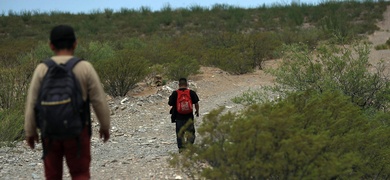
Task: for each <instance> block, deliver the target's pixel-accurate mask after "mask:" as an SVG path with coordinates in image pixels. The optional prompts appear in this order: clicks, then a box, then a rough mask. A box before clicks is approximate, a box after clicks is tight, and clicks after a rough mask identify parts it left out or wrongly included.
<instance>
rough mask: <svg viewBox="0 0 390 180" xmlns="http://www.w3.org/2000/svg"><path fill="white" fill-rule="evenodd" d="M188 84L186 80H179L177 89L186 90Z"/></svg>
mask: <svg viewBox="0 0 390 180" xmlns="http://www.w3.org/2000/svg"><path fill="white" fill-rule="evenodd" d="M187 87H188V82H187V79H186V78H180V79H179V88H187Z"/></svg>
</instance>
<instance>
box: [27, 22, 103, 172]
mask: <svg viewBox="0 0 390 180" xmlns="http://www.w3.org/2000/svg"><path fill="white" fill-rule="evenodd" d="M76 46H77V41H76V36H75V33H74V30H73V28H72V27H70V26H67V25H59V26H56V27H54V28H53V29H52V30H51V33H50V48H51V50H52V51H53V52H54V54H55V56H53V57H51V58H50V60H46V61H45V62H44V63H40V64H39V65H38V66H37V67H36V69H35V71H34V74H33V77H32V80H31V84H30V87H29V89H28V94H27V102H26V109H25V123H24V130H25V133H26V141H27V144H28V146H30V148H31V149H34V147H35V143H38V142H39V138H38V129H39V130H40V135H41V141H42V147H43V157H42V159H43V162H44V170H45V177H46V179H62V175H63V158H64V157H65V159H66V164H67V166H68V168H69V173H70V175H71V177H72V179H90V178H91V176H90V162H91V132H92V131H91V128H92V127H91V119H90V109H89V107H90V105H89V104H92V107H93V109H94V111H95V113H96V116H97V119H98V121H99V124H100V130H99V133H100V138H102V139H103V141H104V142H107V141H108V139H109V138H110V133H109V129H110V115H109V108H108V104H107V102H106V98H105V93H104V90H103V87H102V85H101V83H100V79H99V77H98V75H97V73H96V71H95V69H94V68H93V66H92V65H91V64H90V63H89V62H87V61H83V60H81V59H79V58H76V57H73V55H74V52H75V49H76Z"/></svg>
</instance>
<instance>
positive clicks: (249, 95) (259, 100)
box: [232, 87, 279, 106]
mask: <svg viewBox="0 0 390 180" xmlns="http://www.w3.org/2000/svg"><path fill="white" fill-rule="evenodd" d="M278 99H279V96H278V95H277V94H273V93H272V92H271V89H270V88H269V87H262V88H261V89H248V90H247V91H245V92H243V93H242V94H241V95H239V96H236V97H234V98H233V99H232V101H233V102H234V103H236V104H242V105H245V106H249V105H253V104H263V103H267V102H272V101H274V100H278Z"/></svg>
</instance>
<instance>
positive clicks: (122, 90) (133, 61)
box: [96, 50, 149, 96]
mask: <svg viewBox="0 0 390 180" xmlns="http://www.w3.org/2000/svg"><path fill="white" fill-rule="evenodd" d="M96 67H97V71H98V73H99V75H100V78H101V80H102V83H103V86H104V88H105V90H106V92H107V93H108V94H110V95H112V96H125V95H126V94H127V92H128V91H129V90H130V89H132V88H134V86H135V85H136V84H137V83H138V82H140V81H142V80H143V79H144V78H145V77H146V76H147V74H148V73H149V62H148V61H147V60H145V59H144V58H142V57H139V56H137V53H136V52H134V51H133V50H122V51H119V52H117V54H115V56H114V57H113V58H112V59H105V60H101V61H100V62H99V63H97V66H96Z"/></svg>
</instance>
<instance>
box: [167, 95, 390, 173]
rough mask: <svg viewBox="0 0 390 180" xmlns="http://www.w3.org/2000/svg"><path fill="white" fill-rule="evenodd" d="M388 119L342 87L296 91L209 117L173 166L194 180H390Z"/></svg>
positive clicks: (219, 110)
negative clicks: (372, 112) (197, 137)
mask: <svg viewBox="0 0 390 180" xmlns="http://www.w3.org/2000/svg"><path fill="white" fill-rule="evenodd" d="M380 119H381V118H379V117H376V116H375V117H371V116H367V115H366V114H365V113H364V111H362V110H361V109H360V107H359V106H357V105H356V104H354V103H351V101H350V99H349V97H347V96H344V95H343V93H341V92H338V91H332V92H324V93H321V94H320V93H318V92H316V91H305V92H301V93H293V94H289V95H288V96H287V98H285V99H283V100H280V101H277V102H274V103H265V104H263V105H253V106H250V107H249V108H248V109H246V110H244V111H242V112H240V113H231V112H228V113H223V108H220V109H217V110H214V111H211V112H210V113H209V114H208V115H207V116H205V119H204V121H203V123H202V125H201V126H200V127H199V129H198V132H199V134H200V136H201V139H200V142H199V143H196V144H195V145H193V146H191V147H189V148H188V149H187V151H184V152H183V153H181V154H176V155H173V159H172V160H171V161H170V163H171V165H173V166H174V167H177V168H180V169H181V170H182V171H183V172H185V173H187V174H188V175H189V177H192V178H199V177H198V176H201V177H203V178H206V179H372V178H379V179H386V178H388V175H389V173H390V169H389V166H388V165H387V163H389V148H386V147H389V145H390V141H389V136H390V134H389V133H387V132H386V131H389V130H390V128H389V126H388V125H389V124H388V121H387V124H386V125H385V126H383V125H382V123H383V122H382V121H381V120H380ZM383 139H384V141H383ZM378 143H379V144H378ZM371 146H374V147H372V148H371ZM374 157H375V158H374Z"/></svg>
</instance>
